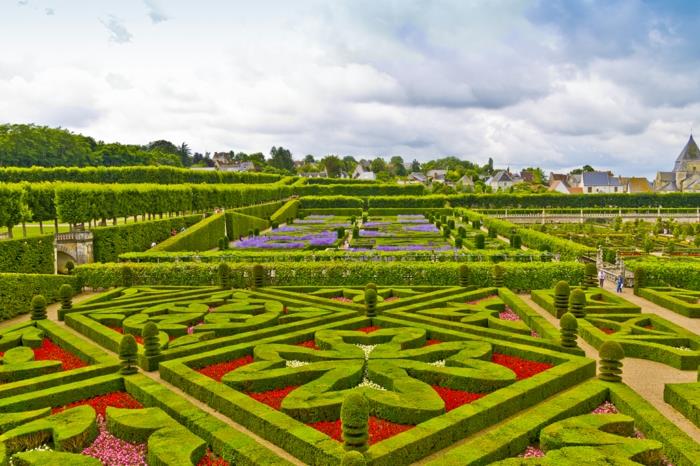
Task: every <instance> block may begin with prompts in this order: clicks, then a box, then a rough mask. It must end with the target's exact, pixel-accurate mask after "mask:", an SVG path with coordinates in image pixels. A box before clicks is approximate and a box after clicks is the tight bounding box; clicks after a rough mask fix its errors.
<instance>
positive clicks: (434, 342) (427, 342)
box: [425, 340, 442, 346]
mask: <svg viewBox="0 0 700 466" xmlns="http://www.w3.org/2000/svg"><path fill="white" fill-rule="evenodd" d="M440 343H442V340H427V341H426V342H425V346H433V345H439V344H440Z"/></svg>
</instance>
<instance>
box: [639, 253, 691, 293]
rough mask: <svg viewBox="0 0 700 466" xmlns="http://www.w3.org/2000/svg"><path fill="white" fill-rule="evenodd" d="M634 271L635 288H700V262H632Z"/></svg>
mask: <svg viewBox="0 0 700 466" xmlns="http://www.w3.org/2000/svg"><path fill="white" fill-rule="evenodd" d="M629 266H630V268H632V270H633V271H634V280H635V288H641V287H648V286H673V287H676V288H686V289H688V290H700V263H697V262H680V261H679V262H676V261H662V262H647V261H643V260H640V261H633V262H630V265H629Z"/></svg>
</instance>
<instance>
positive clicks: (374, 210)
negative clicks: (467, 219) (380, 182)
mask: <svg viewBox="0 0 700 466" xmlns="http://www.w3.org/2000/svg"><path fill="white" fill-rule="evenodd" d="M453 211H454V209H450V208H440V207H435V208H426V209H417V208H412V207H386V208H385V207H371V208H369V209H368V210H367V213H368V214H369V215H374V216H377V217H388V216H394V215H417V214H433V215H448V216H450V215H452V212H453Z"/></svg>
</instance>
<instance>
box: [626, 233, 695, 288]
mask: <svg viewBox="0 0 700 466" xmlns="http://www.w3.org/2000/svg"><path fill="white" fill-rule="evenodd" d="M697 237H700V235H698V236H697ZM697 237H696V238H697ZM646 278H647V273H646V271H645V270H644V269H643V268H638V269H637V270H635V271H634V294H636V295H638V294H639V289H640V288H642V287H643V286H644V281H645V280H646Z"/></svg>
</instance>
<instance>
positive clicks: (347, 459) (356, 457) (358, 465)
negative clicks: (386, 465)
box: [340, 450, 367, 466]
mask: <svg viewBox="0 0 700 466" xmlns="http://www.w3.org/2000/svg"><path fill="white" fill-rule="evenodd" d="M340 464H341V466H365V465H366V464H367V461H365V456H364V455H363V454H362V453H360V452H359V451H356V450H350V451H347V452H345V456H343V460H342V461H341V463H340Z"/></svg>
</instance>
